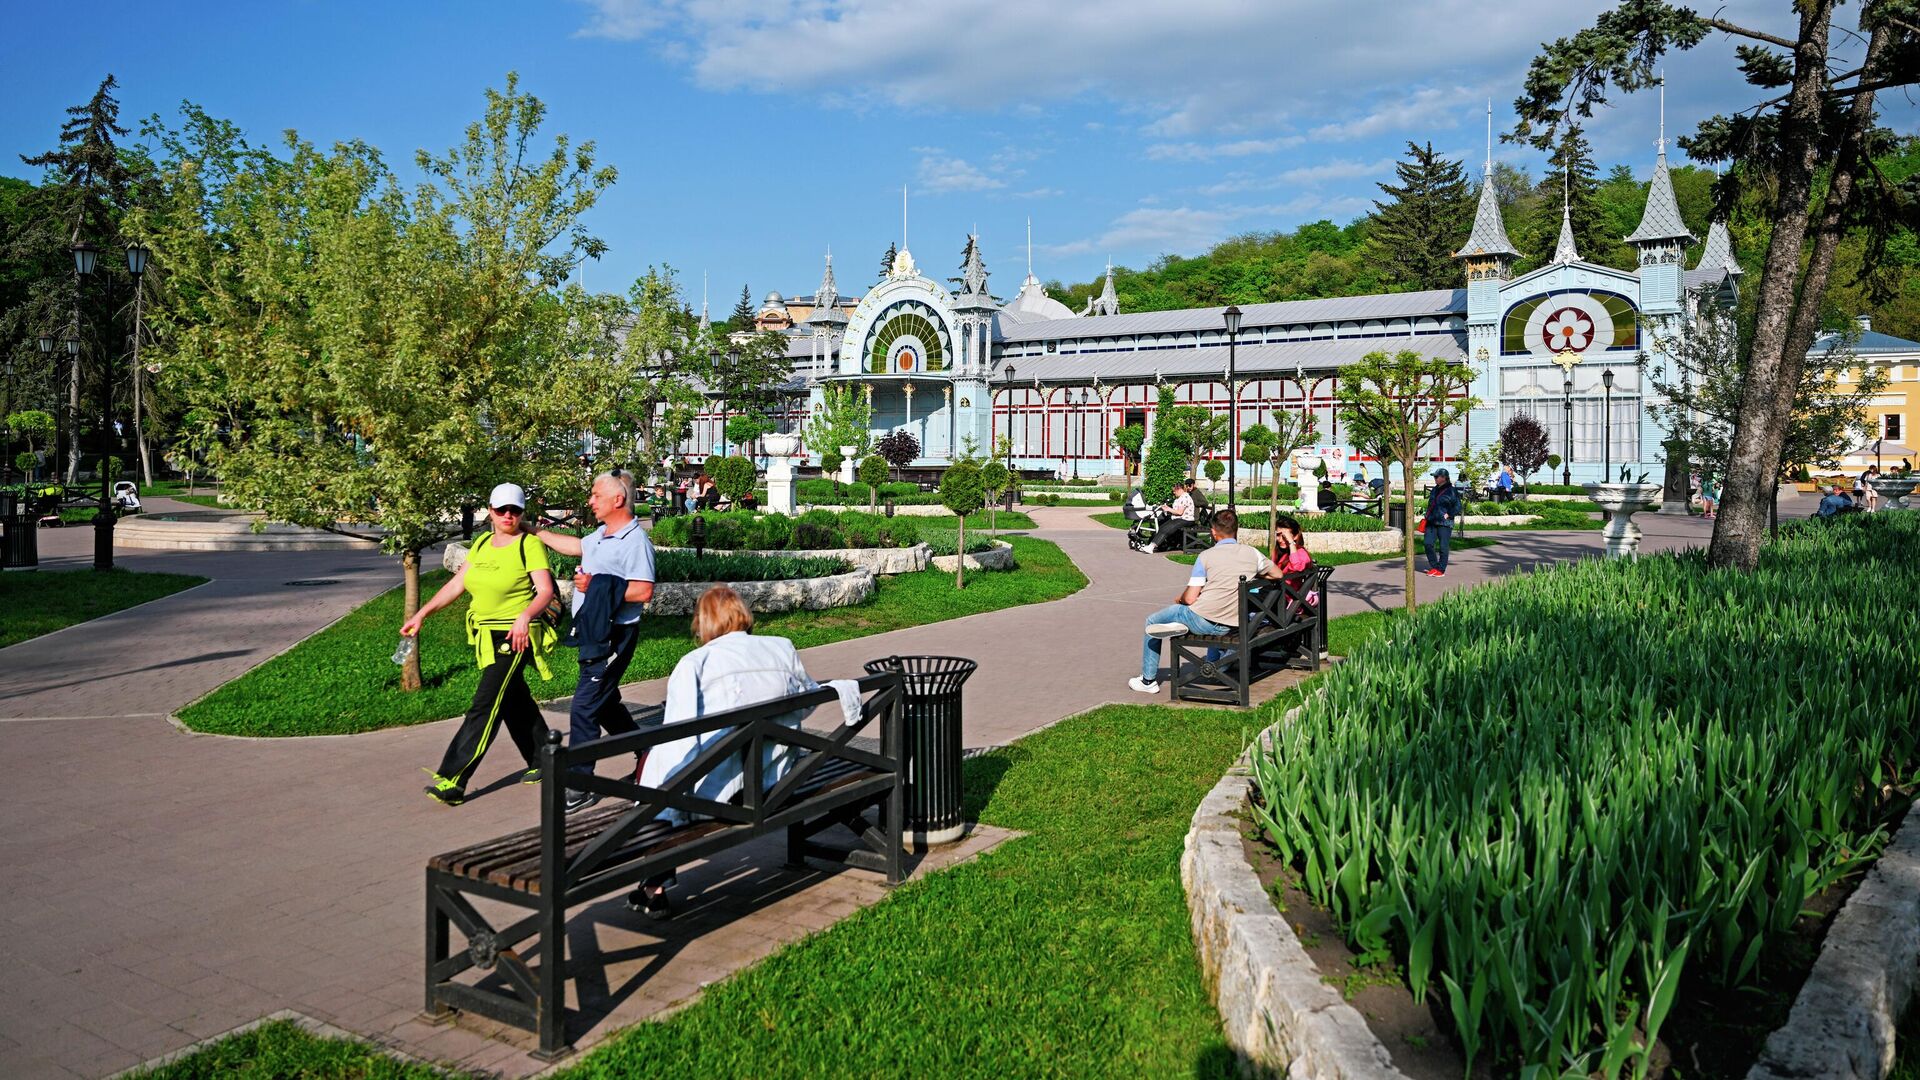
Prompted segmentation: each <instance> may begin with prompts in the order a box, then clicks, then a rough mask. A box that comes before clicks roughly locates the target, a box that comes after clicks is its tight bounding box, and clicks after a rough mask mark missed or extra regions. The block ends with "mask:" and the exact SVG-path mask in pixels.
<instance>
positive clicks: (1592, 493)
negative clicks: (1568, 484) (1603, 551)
mask: <svg viewBox="0 0 1920 1080" xmlns="http://www.w3.org/2000/svg"><path fill="white" fill-rule="evenodd" d="M1581 486H1582V487H1584V488H1586V489H1587V495H1588V496H1589V497H1590V498H1592V499H1593V501H1594V502H1595V503H1597V504H1599V506H1600V508H1601V509H1602V510H1605V511H1607V524H1606V527H1605V528H1603V529H1601V530H1600V535H1601V536H1604V537H1605V538H1606V541H1607V558H1609V559H1631V558H1634V557H1635V556H1636V555H1638V554H1639V552H1640V526H1638V525H1635V524H1634V523H1633V515H1635V514H1637V513H1639V512H1640V510H1641V508H1642V507H1644V506H1646V505H1647V504H1648V503H1650V502H1652V501H1653V500H1655V499H1657V498H1659V497H1660V485H1659V484H1582V485H1581Z"/></svg>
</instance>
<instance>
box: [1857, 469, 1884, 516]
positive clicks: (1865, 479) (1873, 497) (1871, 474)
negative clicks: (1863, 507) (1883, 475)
mask: <svg viewBox="0 0 1920 1080" xmlns="http://www.w3.org/2000/svg"><path fill="white" fill-rule="evenodd" d="M1878 479H1880V466H1878V465H1869V466H1867V471H1866V472H1863V473H1861V474H1860V486H1861V487H1862V488H1863V489H1865V490H1866V493H1867V509H1868V510H1878V509H1880V493H1879V492H1878V491H1875V490H1874V488H1873V482H1874V481H1875V480H1878Z"/></svg>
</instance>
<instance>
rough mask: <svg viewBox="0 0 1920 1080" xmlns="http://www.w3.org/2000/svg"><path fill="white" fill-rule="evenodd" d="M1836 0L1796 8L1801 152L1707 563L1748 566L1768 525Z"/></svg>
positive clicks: (1780, 215) (1779, 207)
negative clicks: (1778, 405)
mask: <svg viewBox="0 0 1920 1080" xmlns="http://www.w3.org/2000/svg"><path fill="white" fill-rule="evenodd" d="M1834 2H1835V0H1807V2H1806V3H1805V6H1803V7H1802V8H1801V14H1800V34H1799V37H1798V43H1799V44H1798V46H1797V48H1795V50H1794V77H1793V90H1792V92H1791V93H1790V94H1789V96H1788V99H1787V108H1786V110H1785V111H1784V112H1783V114H1782V116H1781V124H1780V141H1781V142H1782V143H1784V144H1785V145H1787V146H1794V147H1798V148H1799V150H1800V153H1799V155H1798V156H1797V157H1786V158H1783V159H1782V162H1781V168H1780V177H1779V183H1780V187H1779V195H1778V196H1777V199H1776V201H1775V204H1774V206H1775V210H1776V213H1775V217H1774V226H1773V237H1772V240H1771V242H1770V243H1769V244H1768V246H1767V260H1766V265H1765V269H1764V270H1763V272H1762V275H1761V278H1760V291H1759V295H1758V297H1757V299H1756V309H1757V315H1756V317H1755V319H1754V333H1753V345H1752V351H1751V353H1750V355H1749V358H1748V362H1747V372H1746V377H1745V379H1744V380H1742V384H1741V393H1740V408H1739V411H1738V413H1737V414H1736V416H1735V420H1734V429H1733V445H1732V447H1731V450H1730V453H1729V454H1728V461H1727V482H1726V487H1725V490H1724V491H1723V492H1722V494H1723V495H1724V496H1725V499H1724V501H1723V502H1722V504H1721V509H1720V512H1719V514H1718V515H1717V517H1716V518H1715V521H1714V528H1713V541H1712V543H1711V544H1710V545H1709V546H1708V548H1707V564H1708V565H1709V566H1732V567H1738V568H1740V569H1742V570H1751V569H1753V568H1754V566H1755V565H1756V564H1757V563H1758V562H1759V560H1760V543H1761V541H1762V539H1763V538H1764V536H1765V533H1766V522H1767V506H1766V502H1767V500H1766V493H1767V490H1768V488H1769V487H1770V486H1771V484H1772V481H1773V478H1774V476H1775V475H1776V474H1777V473H1778V472H1779V468H1780V452H1781V447H1782V446H1783V445H1784V444H1785V442H1786V418H1787V416H1788V415H1790V413H1782V412H1780V411H1779V410H1777V409H1776V407H1775V406H1776V403H1777V401H1778V395H1779V394H1781V393H1785V394H1786V395H1787V396H1788V398H1789V400H1790V399H1791V396H1792V393H1793V387H1794V383H1795V381H1796V380H1794V379H1789V378H1787V377H1786V376H1785V372H1784V370H1783V369H1784V367H1785V359H1786V353H1787V342H1788V338H1789V336H1790V334H1789V330H1790V327H1791V325H1792V320H1793V314H1794V307H1795V304H1794V301H1795V296H1796V293H1797V292H1798V289H1797V288H1796V286H1797V284H1798V278H1799V273H1800V255H1801V251H1802V248H1803V246H1804V243H1805V241H1806V237H1807V222H1808V219H1809V218H1810V216H1811V208H1810V206H1809V202H1810V200H1811V198H1812V192H1813V174H1814V168H1815V166H1816V165H1817V164H1818V163H1819V155H1820V108H1821V95H1822V92H1823V91H1824V90H1825V89H1826V64H1827V36H1828V31H1829V30H1830V29H1831V26H1832V22H1833V5H1834ZM1802 302H1805V297H1804V296H1803V297H1802ZM1812 306H1813V307H1815V308H1817V307H1818V306H1819V298H1818V297H1814V298H1813V299H1812ZM1802 360H1804V357H1803V358H1802ZM1796 370H1797V368H1796Z"/></svg>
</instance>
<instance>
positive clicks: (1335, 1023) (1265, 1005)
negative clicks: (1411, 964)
mask: <svg viewBox="0 0 1920 1080" xmlns="http://www.w3.org/2000/svg"><path fill="white" fill-rule="evenodd" d="M1298 712H1299V708H1298V707H1297V706H1296V707H1295V708H1293V709H1291V710H1288V712H1287V714H1286V715H1285V716H1283V717H1281V718H1280V720H1279V721H1278V722H1277V723H1275V724H1274V725H1273V726H1272V727H1269V728H1267V729H1266V730H1265V731H1262V732H1261V733H1260V734H1259V735H1258V736H1256V737H1255V738H1254V741H1253V743H1252V744H1251V745H1249V746H1248V748H1247V749H1246V750H1245V751H1243V752H1242V753H1241V754H1240V757H1239V759H1238V760H1237V761H1235V762H1234V763H1233V767H1232V768H1230V769H1228V770H1227V774H1226V775H1225V776H1223V777H1221V778H1220V782H1219V783H1218V784H1215V785H1214V788H1213V790H1212V791H1210V792H1208V793H1207V797H1206V798H1205V799H1203V800H1201V802H1200V808H1199V809H1198V810H1195V811H1194V814H1193V826H1192V827H1191V828H1190V829H1188V830H1187V842H1186V850H1185V851H1184V852H1183V853H1182V854H1181V856H1180V883H1181V884H1182V885H1183V886H1184V887H1185V888H1186V892H1187V911H1188V913H1189V914H1190V915H1191V916H1192V918H1193V943H1194V948H1195V950H1196V951H1197V952H1198V953H1199V959H1200V972H1201V977H1202V978H1203V979H1204V980H1205V981H1206V984H1207V989H1208V991H1209V992H1210V993H1212V995H1213V999H1214V1005H1215V1007H1216V1008H1218V1009H1219V1012H1220V1022H1221V1027H1222V1029H1223V1031H1224V1033H1225V1035H1226V1037H1227V1043H1228V1045H1230V1046H1232V1047H1233V1052H1234V1053H1235V1054H1236V1055H1238V1056H1239V1057H1240V1059H1241V1061H1242V1063H1243V1064H1248V1065H1251V1066H1252V1067H1253V1069H1254V1070H1255V1071H1263V1070H1270V1071H1272V1072H1274V1073H1278V1074H1282V1075H1285V1076H1288V1077H1317V1078H1328V1080H1361V1078H1367V1080H1406V1074H1404V1073H1402V1072H1401V1071H1400V1070H1399V1069H1397V1068H1395V1067H1394V1065H1393V1057H1392V1055H1391V1054H1389V1053H1388V1052H1387V1048H1386V1046H1385V1045H1384V1044H1383V1043H1381V1042H1380V1040H1379V1039H1378V1038H1377V1037H1375V1036H1374V1034H1373V1031H1372V1029H1370V1028H1368V1027H1367V1022H1366V1020H1365V1019H1364V1018H1362V1017H1361V1015H1360V1012H1359V1010H1357V1009H1355V1008H1354V1007H1353V1006H1351V1005H1348V1004H1347V1003H1346V1001H1345V1000H1344V999H1343V998H1341V996H1340V993H1339V991H1337V990H1335V989H1334V988H1333V987H1331V986H1329V985H1327V984H1326V983H1325V982H1323V981H1321V978H1320V969H1319V968H1318V967H1316V966H1315V965H1314V963H1313V960H1312V959H1311V958H1310V957H1308V956H1307V953H1306V950H1305V949H1303V948H1301V946H1300V941H1299V939H1298V938H1296V937H1295V936H1294V933H1293V928H1292V927H1291V926H1289V925H1287V920H1286V918H1285V917H1283V916H1282V915H1281V914H1280V912H1279V911H1278V910H1277V909H1275V907H1274V906H1273V900H1272V899H1271V898H1270V897H1269V896H1268V895H1267V891H1266V890H1265V889H1264V888H1262V887H1261V885H1260V879H1259V877H1258V876H1257V875H1255V873H1254V871H1253V867H1252V866H1251V865H1249V864H1248V862H1247V857H1246V852H1245V850H1244V849H1243V848H1242V847H1241V842H1240V833H1241V830H1242V829H1243V828H1244V827H1245V824H1244V822H1243V821H1242V820H1241V819H1240V818H1239V817H1237V816H1236V814H1237V813H1238V811H1239V810H1240V809H1241V808H1243V807H1244V806H1245V805H1246V803H1247V794H1248V792H1249V790H1250V789H1251V788H1252V785H1253V770H1252V764H1251V762H1252V754H1253V751H1254V749H1256V748H1257V747H1259V746H1261V745H1263V744H1265V743H1266V742H1267V740H1268V738H1269V737H1270V735H1271V734H1272V732H1273V731H1274V730H1275V729H1276V728H1278V727H1280V725H1282V724H1286V723H1290V722H1291V721H1292V720H1293V718H1294V716H1295V715H1296V714H1298Z"/></svg>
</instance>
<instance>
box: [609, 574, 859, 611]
mask: <svg viewBox="0 0 1920 1080" xmlns="http://www.w3.org/2000/svg"><path fill="white" fill-rule="evenodd" d="M715 585H725V586H727V587H729V588H731V589H732V590H733V591H734V592H737V593H739V594H740V599H741V600H744V601H746V605H747V607H748V608H749V609H751V610H753V611H756V612H760V613H762V614H764V613H767V612H773V611H793V610H795V609H797V608H801V609H805V610H807V611H824V610H825V609H827V608H837V607H851V606H852V605H854V604H861V603H865V602H866V601H867V599H868V598H870V597H871V596H873V571H871V570H868V569H867V568H865V567H856V568H855V569H854V570H852V571H851V572H849V573H845V574H833V575H831V576H829V577H817V578H784V579H782V580H779V581H662V582H659V583H657V584H655V585H654V587H653V599H652V600H649V601H647V611H648V613H649V614H654V615H691V614H693V608H694V605H695V604H697V603H699V602H700V594H701V593H703V592H706V591H707V590H708V589H711V588H713V587H714V586H715Z"/></svg>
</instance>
